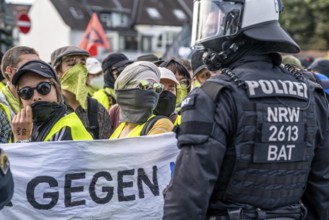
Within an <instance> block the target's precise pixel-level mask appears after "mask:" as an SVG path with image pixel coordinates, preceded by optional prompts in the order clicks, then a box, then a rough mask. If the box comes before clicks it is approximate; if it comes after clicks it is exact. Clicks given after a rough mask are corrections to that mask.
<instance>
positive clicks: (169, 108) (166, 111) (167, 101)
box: [153, 91, 176, 117]
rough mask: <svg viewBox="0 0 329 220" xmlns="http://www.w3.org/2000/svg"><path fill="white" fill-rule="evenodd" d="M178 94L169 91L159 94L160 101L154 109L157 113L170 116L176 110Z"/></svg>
mask: <svg viewBox="0 0 329 220" xmlns="http://www.w3.org/2000/svg"><path fill="white" fill-rule="evenodd" d="M175 108H176V96H175V95H174V94H173V93H172V92H169V91H163V92H162V93H161V94H160V96H159V101H158V104H157V106H156V107H155V109H154V111H153V112H154V114H155V115H164V116H167V117H169V116H170V115H172V114H173V113H174V112H175Z"/></svg>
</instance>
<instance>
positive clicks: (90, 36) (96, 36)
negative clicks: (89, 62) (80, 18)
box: [79, 13, 111, 56]
mask: <svg viewBox="0 0 329 220" xmlns="http://www.w3.org/2000/svg"><path fill="white" fill-rule="evenodd" d="M98 46H100V47H104V48H106V49H107V50H108V51H110V50H111V48H110V45H109V42H108V41H107V38H106V35H105V32H104V29H103V26H102V24H101V23H100V21H99V20H98V16H97V14H96V13H93V15H92V16H91V19H90V21H89V24H88V27H87V29H86V31H85V33H84V35H83V38H82V41H81V43H80V45H79V47H81V48H82V49H84V50H87V51H88V52H89V53H90V56H97V54H98V51H97V47H98Z"/></svg>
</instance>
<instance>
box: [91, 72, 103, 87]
mask: <svg viewBox="0 0 329 220" xmlns="http://www.w3.org/2000/svg"><path fill="white" fill-rule="evenodd" d="M89 85H90V86H91V87H93V88H94V89H102V88H103V87H104V78H103V75H101V76H97V77H94V78H92V79H91V80H90V84H89Z"/></svg>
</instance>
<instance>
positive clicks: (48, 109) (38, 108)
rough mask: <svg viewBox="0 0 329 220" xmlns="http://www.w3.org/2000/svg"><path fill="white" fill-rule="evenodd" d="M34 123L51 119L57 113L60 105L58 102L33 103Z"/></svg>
mask: <svg viewBox="0 0 329 220" xmlns="http://www.w3.org/2000/svg"><path fill="white" fill-rule="evenodd" d="M31 108H32V119H33V123H37V124H38V123H41V122H45V121H48V120H50V119H51V118H53V117H54V116H55V115H56V114H57V111H58V109H59V108H60V105H59V104H58V103H56V102H45V101H41V102H34V103H33V104H32V105H31Z"/></svg>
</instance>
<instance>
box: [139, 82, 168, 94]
mask: <svg viewBox="0 0 329 220" xmlns="http://www.w3.org/2000/svg"><path fill="white" fill-rule="evenodd" d="M138 88H140V89H143V90H147V89H153V90H154V92H156V93H161V92H162V91H163V85H162V84H161V83H153V84H151V82H149V81H147V80H144V79H143V80H141V81H140V82H139V84H138Z"/></svg>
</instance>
